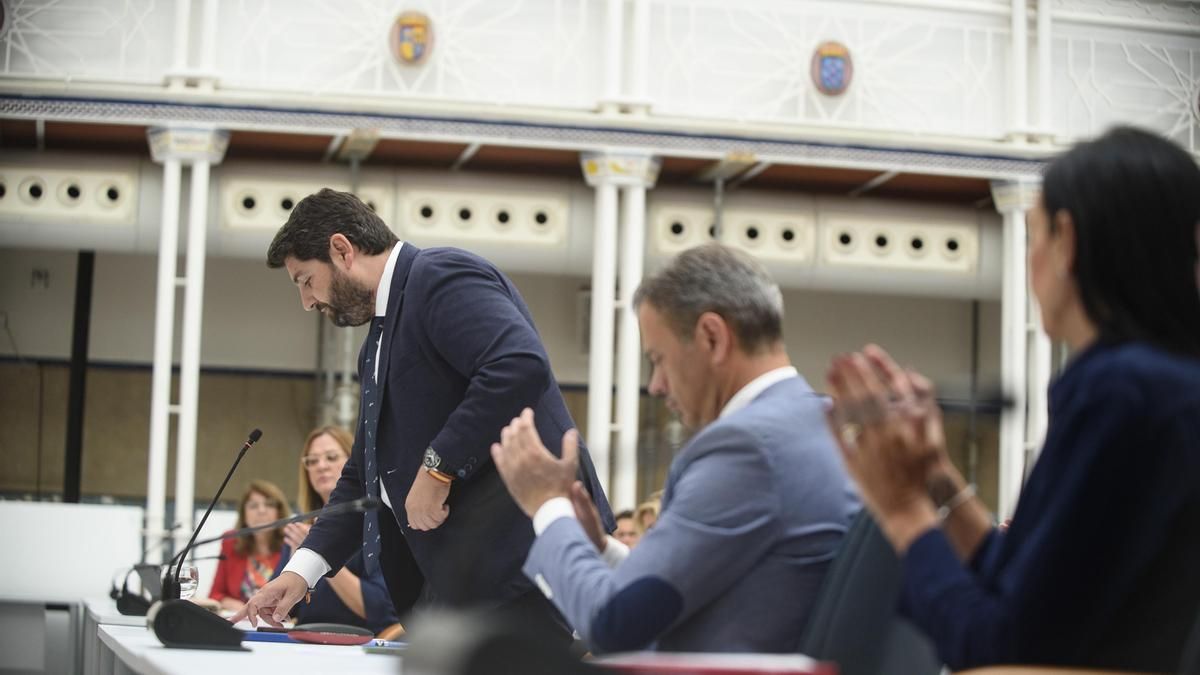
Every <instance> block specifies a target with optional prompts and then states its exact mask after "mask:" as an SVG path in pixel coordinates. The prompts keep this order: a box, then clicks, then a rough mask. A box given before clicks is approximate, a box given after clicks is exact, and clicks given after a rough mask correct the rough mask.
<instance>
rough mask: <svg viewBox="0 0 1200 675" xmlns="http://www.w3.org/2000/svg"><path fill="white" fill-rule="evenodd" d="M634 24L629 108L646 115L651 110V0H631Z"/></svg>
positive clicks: (630, 64) (633, 113) (630, 55)
mask: <svg viewBox="0 0 1200 675" xmlns="http://www.w3.org/2000/svg"><path fill="white" fill-rule="evenodd" d="M630 3H631V4H632V10H633V26H632V30H631V31H630V32H631V33H632V36H631V45H630V50H629V91H628V99H627V103H628V110H629V113H630V114H631V115H634V116H637V117H644V116H645V115H646V114H648V113H649V112H650V95H649V90H648V87H647V84H646V82H647V80H648V78H649V76H650V0H630Z"/></svg>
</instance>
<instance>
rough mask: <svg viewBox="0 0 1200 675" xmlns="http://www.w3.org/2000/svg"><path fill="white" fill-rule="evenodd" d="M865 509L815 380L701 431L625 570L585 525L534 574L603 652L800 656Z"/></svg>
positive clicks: (534, 551)
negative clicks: (610, 562) (607, 558)
mask: <svg viewBox="0 0 1200 675" xmlns="http://www.w3.org/2000/svg"><path fill="white" fill-rule="evenodd" d="M858 510H859V500H858V497H857V496H856V494H855V491H854V488H853V487H852V484H851V482H850V479H849V477H848V476H847V474H846V471H845V468H844V466H843V464H842V459H841V457H839V456H838V453H837V449H836V447H835V445H834V441H833V439H832V438H831V437H830V435H829V432H828V430H827V428H826V425H825V419H824V401H823V399H822V398H821V397H820V396H818V395H817V394H816V393H815V392H813V390H812V388H810V387H809V386H808V383H807V382H805V381H804V379H803V378H800V377H796V378H791V379H787V380H784V381H782V382H778V383H776V384H774V385H772V386H771V387H769V388H768V389H767V390H765V391H764V392H763V393H761V394H760V395H759V396H758V397H756V398H755V399H754V400H753V401H751V402H750V404H749V405H747V406H746V407H745V408H742V409H741V410H738V411H736V412H734V413H731V414H730V415H727V416H725V417H722V418H720V419H718V420H717V421H715V422H713V423H712V424H710V425H709V426H707V427H705V428H704V429H703V430H701V431H700V432H699V433H698V434H697V435H696V436H695V437H694V438H693V439H692V440H691V441H690V442H689V443H688V444H687V445H686V446H685V447H684V448H683V449H682V450H681V451H680V452H679V455H678V456H677V457H676V458H675V460H674V462H673V463H672V464H671V471H670V474H669V475H668V477H667V485H666V490H665V492H664V494H663V504H662V513H661V515H660V516H659V519H658V522H657V524H655V526H654V527H653V528H652V529H651V530H650V531H649V532H648V533H647V534H646V536H645V537H643V538H642V540H641V541H640V542H639V543H638V545H637V547H636V548H634V549H633V551H632V552H631V553H630V556H629V557H628V558H627V559H626V560H625V561H624V562H623V563H622V564H621V565H620V566H618V567H617V568H616V569H615V570H613V569H610V568H609V567H608V566H607V565H605V563H604V561H603V560H602V559H601V558H600V555H599V553H598V552H597V551H596V549H595V547H594V546H593V545H592V544H591V542H590V541H589V540H588V538H587V536H586V535H585V534H584V532H583V529H582V528H581V527H580V525H579V523H578V522H577V521H576V520H575V519H573V518H560V519H559V520H557V521H555V522H554V523H552V524H551V525H550V526H549V527H548V528H547V529H546V530H545V531H544V532H543V533H542V535H541V536H539V537H538V538H537V540H536V541H535V542H534V545H533V547H532V548H531V549H530V552H529V557H528V558H527V559H526V562H525V566H524V571H525V574H526V575H527V576H528V577H529V578H530V579H533V580H534V581H535V582H536V583H537V584H538V585H539V586H540V587H542V589H543V591H545V590H546V588H547V587H548V588H549V589H550V593H549V595H550V596H551V597H550V599H551V600H552V601H553V602H554V604H555V605H556V606H557V607H558V608H559V610H560V611H561V612H562V613H563V615H564V616H566V618H567V620H568V621H570V622H571V624H572V626H573V627H574V628H575V629H576V630H577V631H579V633H580V634H581V635H582V636H583V637H584V638H585V639H586V640H587V641H588V643H589V645H590V646H591V648H592V650H593V651H598V652H611V651H625V650H632V649H642V648H647V647H655V648H657V649H660V650H666V651H723V652H789V651H794V650H795V649H796V648H797V646H798V644H799V640H800V633H801V630H802V629H803V627H804V624H805V621H806V620H807V618H808V615H809V611H810V609H811V605H812V602H813V600H814V598H815V596H816V593H817V589H818V588H819V586H820V583H821V580H822V578H823V577H824V575H825V570H826V569H827V568H828V566H829V562H830V561H831V560H832V558H833V556H834V553H835V551H836V550H837V546H838V544H839V542H840V541H841V539H842V536H843V535H844V534H845V532H846V530H847V528H848V527H849V523H850V520H851V518H852V516H853V515H854V514H855V513H856V512H857V511H858Z"/></svg>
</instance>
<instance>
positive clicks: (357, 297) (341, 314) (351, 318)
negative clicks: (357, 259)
mask: <svg viewBox="0 0 1200 675" xmlns="http://www.w3.org/2000/svg"><path fill="white" fill-rule="evenodd" d="M325 307H327V308H328V309H329V311H328V313H327V315H328V316H329V320H330V321H332V322H333V325H335V326H339V327H342V328H345V327H346V326H361V325H363V324H364V323H367V322H368V321H370V320H371V319H373V318H375V299H374V298H373V297H371V290H370V289H367V288H360V287H359V286H356V285H355V284H354V280H353V279H351V278H350V277H349V276H347V275H344V274H342V273H341V272H339V271H338V270H337V268H336V267H335V268H334V270H333V279H332V281H331V282H330V284H329V303H328V304H326V305H325Z"/></svg>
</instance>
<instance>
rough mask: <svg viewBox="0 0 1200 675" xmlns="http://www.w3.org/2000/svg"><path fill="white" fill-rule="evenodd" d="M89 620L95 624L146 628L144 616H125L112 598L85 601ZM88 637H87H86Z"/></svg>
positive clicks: (84, 604)
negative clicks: (118, 609)
mask: <svg viewBox="0 0 1200 675" xmlns="http://www.w3.org/2000/svg"><path fill="white" fill-rule="evenodd" d="M83 606H84V607H85V609H86V611H87V618H88V619H90V620H91V621H92V622H93V623H97V624H106V625H113V626H145V625H146V617H144V616H125V615H124V614H122V613H120V612H118V611H117V603H116V601H115V600H113V599H112V598H88V599H87V600H84V601H83ZM85 637H86V636H85Z"/></svg>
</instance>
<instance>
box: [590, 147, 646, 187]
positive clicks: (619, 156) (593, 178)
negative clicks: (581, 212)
mask: <svg viewBox="0 0 1200 675" xmlns="http://www.w3.org/2000/svg"><path fill="white" fill-rule="evenodd" d="M579 164H580V166H581V167H582V168H583V178H584V180H586V181H587V184H588V185H590V186H592V187H596V186H599V185H614V186H618V187H643V188H652V187H654V183H655V182H656V181H657V180H658V170H659V168H661V167H662V162H661V161H660V160H659V159H658V158H657V157H654V156H653V155H649V154H642V153H610V152H585V153H583V154H582V155H581V156H580V158H579Z"/></svg>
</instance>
